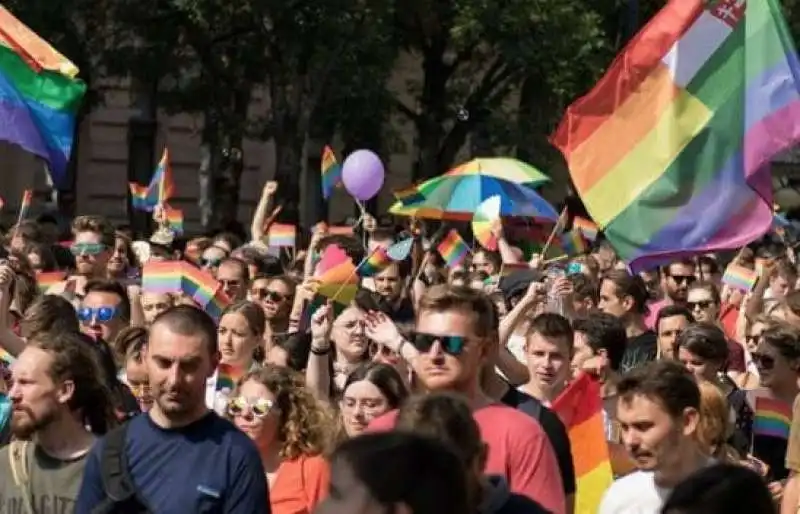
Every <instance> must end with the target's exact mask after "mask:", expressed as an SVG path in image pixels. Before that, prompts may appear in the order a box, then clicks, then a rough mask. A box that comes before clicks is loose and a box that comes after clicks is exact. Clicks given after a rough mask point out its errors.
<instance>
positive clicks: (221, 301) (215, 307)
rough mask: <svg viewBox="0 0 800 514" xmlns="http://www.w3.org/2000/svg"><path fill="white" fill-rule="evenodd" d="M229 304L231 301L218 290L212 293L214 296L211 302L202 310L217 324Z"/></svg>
mask: <svg viewBox="0 0 800 514" xmlns="http://www.w3.org/2000/svg"><path fill="white" fill-rule="evenodd" d="M231 303H233V302H232V300H231V299H230V298H229V297H228V295H226V294H225V293H224V292H223V291H222V289H221V288H220V289H218V290H217V292H216V293H214V296H212V297H211V301H210V302H208V303H207V304H206V305H205V306H204V307H203V309H204V310H205V311H206V313H207V314H208V315H209V316H211V317H212V318H214V320H215V321H217V322H218V321H219V320H220V318H221V317H222V313H223V312H225V309H226V308H227V307H228V305H230V304H231Z"/></svg>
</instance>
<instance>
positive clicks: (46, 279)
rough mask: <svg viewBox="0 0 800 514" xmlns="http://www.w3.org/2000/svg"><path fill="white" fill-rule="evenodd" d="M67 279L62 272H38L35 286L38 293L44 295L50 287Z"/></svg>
mask: <svg viewBox="0 0 800 514" xmlns="http://www.w3.org/2000/svg"><path fill="white" fill-rule="evenodd" d="M66 278H67V274H66V272H64V271H40V272H38V273H36V285H37V287H38V288H39V291H41V292H42V293H46V292H47V290H48V289H50V287H52V286H54V285H56V284H60V283H61V282H63V281H64V280H65V279H66Z"/></svg>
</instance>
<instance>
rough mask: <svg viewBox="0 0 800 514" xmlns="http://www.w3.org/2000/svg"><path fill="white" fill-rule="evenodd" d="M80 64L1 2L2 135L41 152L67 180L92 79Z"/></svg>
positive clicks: (61, 180)
mask: <svg viewBox="0 0 800 514" xmlns="http://www.w3.org/2000/svg"><path fill="white" fill-rule="evenodd" d="M77 74H78V68H76V67H75V65H74V64H72V63H71V62H70V61H69V60H68V59H67V58H66V57H64V56H63V55H61V54H60V53H58V52H57V51H56V50H55V49H54V48H53V47H51V46H50V45H49V44H48V43H47V42H46V41H44V40H43V39H41V38H40V37H39V36H38V35H37V34H36V33H34V32H33V31H32V30H30V29H29V28H28V27H26V26H25V25H24V24H23V23H22V22H20V21H19V20H18V19H17V18H15V17H14V15H13V14H11V13H10V12H9V11H8V10H6V8H5V7H3V6H0V119H3V121H4V123H2V124H0V140H2V141H8V142H9V143H12V144H15V145H19V146H21V147H22V148H23V149H25V150H26V151H28V152H30V153H32V154H34V155H37V156H38V157H41V158H42V159H44V160H45V161H46V162H47V165H48V166H49V168H50V175H51V177H52V179H53V182H55V183H56V185H59V186H63V185H65V179H66V170H67V163H68V162H69V157H70V153H71V152H72V144H73V139H74V132H75V120H76V116H77V112H78V108H79V107H80V105H81V100H82V99H83V95H84V94H85V93H86V85H85V84H84V83H83V82H81V81H80V80H78V79H76V78H75V76H76V75H77Z"/></svg>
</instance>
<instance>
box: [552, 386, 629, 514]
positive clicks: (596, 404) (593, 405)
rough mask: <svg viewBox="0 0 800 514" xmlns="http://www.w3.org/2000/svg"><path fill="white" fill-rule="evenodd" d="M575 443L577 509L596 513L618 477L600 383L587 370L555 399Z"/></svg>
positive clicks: (581, 511)
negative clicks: (610, 446) (609, 440)
mask: <svg viewBox="0 0 800 514" xmlns="http://www.w3.org/2000/svg"><path fill="white" fill-rule="evenodd" d="M553 411H554V412H555V413H556V414H558V417H559V418H561V421H562V422H563V423H564V426H565V428H566V429H567V434H568V435H569V442H570V446H571V447H572V462H573V463H574V465H575V478H576V479H577V486H578V487H577V494H576V497H575V512H576V513H579V514H582V513H590V512H591V513H594V512H597V511H598V508H599V507H600V501H601V500H602V499H603V494H604V493H605V491H606V489H608V488H609V486H611V482H613V480H614V477H613V475H612V472H611V458H610V455H609V452H608V443H607V442H606V436H605V424H604V422H603V400H602V399H601V396H600V383H599V382H598V381H597V380H596V379H594V378H592V377H591V376H590V375H587V374H586V373H584V374H582V375H580V376H579V377H578V378H577V379H575V380H574V381H573V382H572V383H571V384H570V385H569V386H568V387H567V388H566V389H565V390H564V391H563V392H562V393H561V394H560V395H559V396H558V398H556V399H555V401H554V402H553Z"/></svg>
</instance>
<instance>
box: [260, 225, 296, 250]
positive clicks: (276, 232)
mask: <svg viewBox="0 0 800 514" xmlns="http://www.w3.org/2000/svg"><path fill="white" fill-rule="evenodd" d="M296 241H297V227H295V226H294V225H287V224H283V223H273V224H272V225H270V227H269V230H268V231H267V246H272V247H275V248H294V246H295V244H296Z"/></svg>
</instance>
